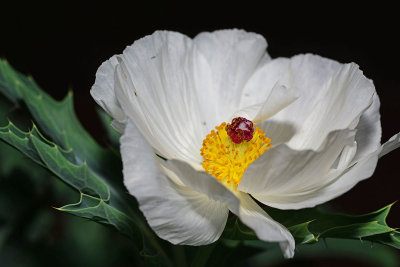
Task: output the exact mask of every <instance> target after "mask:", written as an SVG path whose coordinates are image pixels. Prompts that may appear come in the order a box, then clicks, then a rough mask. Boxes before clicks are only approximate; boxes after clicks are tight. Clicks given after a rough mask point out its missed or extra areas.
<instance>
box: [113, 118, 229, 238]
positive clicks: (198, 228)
mask: <svg viewBox="0 0 400 267" xmlns="http://www.w3.org/2000/svg"><path fill="white" fill-rule="evenodd" d="M121 155H122V161H123V167H124V169H123V174H124V184H125V185H126V187H127V188H128V190H129V192H130V193H131V194H132V195H133V196H135V197H136V199H137V201H138V202H139V208H140V210H141V211H142V212H143V214H144V215H145V217H146V219H147V221H148V223H149V225H150V226H151V228H152V229H153V230H154V231H155V232H156V233H157V235H158V236H160V237H161V238H163V239H166V240H168V241H169V242H171V243H173V244H187V245H204V244H209V243H212V242H214V241H215V240H217V239H218V238H219V236H220V235H221V233H222V231H223V229H224V228H225V223H226V220H227V216H228V209H227V207H226V205H225V204H223V203H222V202H219V201H214V200H212V199H209V198H208V197H207V196H206V195H204V194H200V193H198V192H196V191H194V190H190V189H189V188H187V187H185V186H182V185H179V184H177V183H174V182H173V181H172V180H170V179H169V178H168V177H166V176H165V175H164V174H163V173H162V172H161V171H160V168H159V167H158V166H157V164H156V161H155V160H157V159H155V158H154V157H155V155H154V153H152V151H151V149H150V147H149V145H148V144H147V142H146V141H145V140H144V138H143V137H142V136H141V134H140V133H139V131H138V130H137V129H136V127H135V126H134V124H133V123H131V122H129V123H128V124H127V126H126V129H125V133H124V134H123V136H122V137H121Z"/></svg>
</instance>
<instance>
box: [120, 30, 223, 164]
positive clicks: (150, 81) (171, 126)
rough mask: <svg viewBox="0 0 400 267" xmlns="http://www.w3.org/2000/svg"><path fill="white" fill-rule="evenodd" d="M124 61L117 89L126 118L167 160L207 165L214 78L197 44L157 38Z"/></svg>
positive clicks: (141, 43) (172, 36) (170, 36)
mask: <svg viewBox="0 0 400 267" xmlns="http://www.w3.org/2000/svg"><path fill="white" fill-rule="evenodd" d="M118 59H119V65H118V66H117V70H116V84H115V88H116V91H117V97H118V100H119V102H120V103H121V105H122V107H123V109H124V111H125V113H126V115H127V116H128V117H129V118H131V119H132V120H133V121H134V122H135V123H136V125H137V127H138V128H139V130H140V131H141V133H142V134H143V135H144V137H145V138H146V140H147V141H148V142H149V143H150V144H151V146H152V147H153V148H155V149H156V150H157V151H158V153H160V154H161V155H162V156H163V157H165V158H168V159H171V158H178V159H181V160H184V161H187V162H190V163H191V164H193V165H196V164H201V161H202V158H201V156H200V153H199V151H200V148H201V145H202V140H203V138H204V137H205V135H206V134H207V133H208V132H209V131H210V130H211V128H213V127H214V126H215V125H216V122H215V117H216V115H215V109H214V106H215V105H214V104H213V101H214V99H213V98H212V97H211V93H210V92H211V91H212V89H213V85H212V78H211V72H210V69H209V66H208V63H207V61H206V60H205V58H204V57H203V56H202V55H201V54H200V53H198V51H197V50H196V47H195V46H194V44H193V42H192V40H191V39H189V38H188V37H186V36H184V35H182V34H179V33H174V32H155V33H154V34H153V35H151V36H147V37H145V38H142V39H140V40H138V41H136V42H135V43H134V44H133V45H132V46H130V47H127V48H126V49H125V50H124V52H123V54H122V55H121V56H120V57H118ZM200 103H201V105H200Z"/></svg>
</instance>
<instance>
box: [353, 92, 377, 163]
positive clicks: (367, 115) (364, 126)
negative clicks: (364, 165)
mask: <svg viewBox="0 0 400 267" xmlns="http://www.w3.org/2000/svg"><path fill="white" fill-rule="evenodd" d="M372 100H373V101H372V104H371V106H369V107H368V109H367V110H366V111H365V112H363V114H362V116H361V117H360V120H359V122H358V124H357V126H356V129H357V134H356V142H357V152H356V155H355V157H354V159H353V161H354V162H357V161H358V160H359V159H362V158H363V157H365V156H366V155H369V154H370V153H372V152H374V151H376V150H377V149H379V147H380V146H381V136H382V128H381V120H380V118H381V116H380V114H379V107H380V101H379V97H378V95H377V94H376V93H375V94H374V97H373V98H372Z"/></svg>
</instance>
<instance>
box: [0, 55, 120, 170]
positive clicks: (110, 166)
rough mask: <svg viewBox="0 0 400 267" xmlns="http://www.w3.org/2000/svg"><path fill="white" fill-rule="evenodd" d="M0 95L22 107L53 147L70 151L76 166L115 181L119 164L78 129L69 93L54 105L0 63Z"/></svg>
mask: <svg viewBox="0 0 400 267" xmlns="http://www.w3.org/2000/svg"><path fill="white" fill-rule="evenodd" d="M0 92H1V93H3V94H4V96H6V97H7V98H8V99H9V100H10V101H12V102H13V103H15V104H19V103H22V104H23V105H25V106H26V107H27V108H28V110H29V112H30V113H31V115H32V116H33V118H34V120H35V122H36V123H37V125H38V126H39V127H40V129H42V130H43V132H44V133H46V135H47V136H49V137H50V138H51V139H52V141H53V142H54V143H56V144H57V145H58V146H60V147H62V148H64V149H65V150H69V149H72V150H73V151H74V153H73V154H74V157H75V161H76V163H77V164H82V163H83V162H87V165H88V166H89V168H90V169H92V170H93V171H94V172H96V173H98V174H100V176H101V177H103V178H109V177H115V172H114V173H113V171H115V169H114V168H115V167H119V166H120V165H121V164H120V160H119V159H118V157H116V156H115V155H114V154H113V153H111V152H110V151H108V150H106V149H104V148H102V147H100V146H99V145H98V144H97V143H96V142H95V141H94V140H93V138H92V137H91V136H90V135H89V134H88V133H87V131H86V130H85V129H84V128H83V127H82V125H81V124H80V122H79V120H78V118H77V117H76V115H75V112H74V108H73V101H72V92H69V93H68V94H67V96H66V97H65V99H64V100H62V101H60V102H59V101H56V100H54V99H53V98H51V97H50V96H49V95H48V94H46V93H45V92H43V91H42V90H41V89H40V88H39V87H38V86H37V84H36V83H35V82H34V81H33V79H32V78H30V77H25V76H24V75H22V74H20V73H18V72H17V71H15V70H14V69H13V68H12V67H11V66H10V65H9V64H8V62H7V61H4V60H0ZM114 166H115V167H114ZM119 170H121V169H119ZM120 177H121V175H120Z"/></svg>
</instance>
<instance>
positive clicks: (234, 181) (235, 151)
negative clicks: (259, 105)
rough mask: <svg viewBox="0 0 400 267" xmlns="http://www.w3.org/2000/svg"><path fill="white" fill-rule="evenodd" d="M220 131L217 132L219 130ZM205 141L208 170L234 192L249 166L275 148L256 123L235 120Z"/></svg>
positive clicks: (240, 119) (243, 119) (204, 162)
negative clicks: (255, 125)
mask: <svg viewBox="0 0 400 267" xmlns="http://www.w3.org/2000/svg"><path fill="white" fill-rule="evenodd" d="M215 130H216V131H215ZM215 130H212V131H211V133H209V134H208V135H207V137H206V139H204V140H203V147H202V148H201V149H200V151H201V156H202V157H203V158H204V161H203V168H204V170H205V171H206V172H207V173H209V174H211V175H212V176H214V177H215V178H217V179H218V180H219V181H220V182H222V183H223V184H225V185H226V186H227V187H229V188H231V189H235V190H236V188H237V186H238V185H239V183H240V180H241V179H242V176H243V173H244V172H245V170H246V169H247V167H248V166H249V165H250V164H251V163H252V162H253V161H255V160H256V159H257V158H258V157H259V156H261V155H262V154H263V153H264V152H265V151H267V150H268V149H270V148H271V147H272V145H271V139H269V138H268V137H265V133H264V132H263V131H262V130H261V129H260V128H259V127H256V128H255V129H254V124H253V122H251V121H249V120H247V119H245V118H241V117H238V118H234V119H233V120H232V123H231V124H229V123H228V124H226V123H225V122H223V123H222V124H221V125H219V126H217V127H215Z"/></svg>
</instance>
